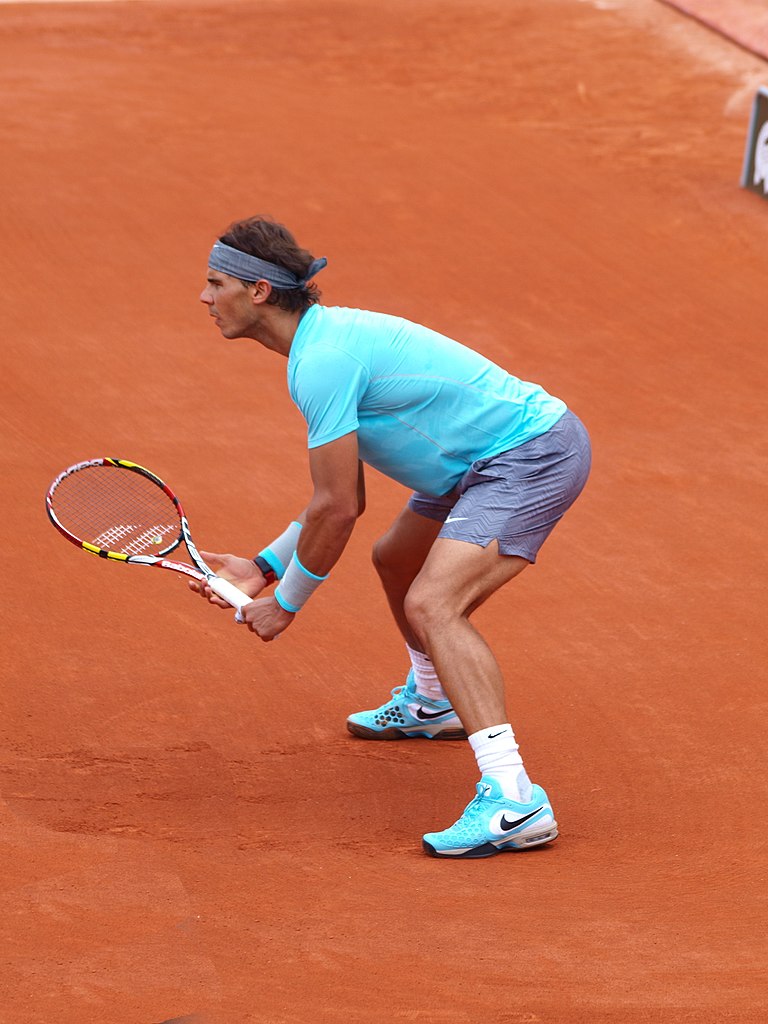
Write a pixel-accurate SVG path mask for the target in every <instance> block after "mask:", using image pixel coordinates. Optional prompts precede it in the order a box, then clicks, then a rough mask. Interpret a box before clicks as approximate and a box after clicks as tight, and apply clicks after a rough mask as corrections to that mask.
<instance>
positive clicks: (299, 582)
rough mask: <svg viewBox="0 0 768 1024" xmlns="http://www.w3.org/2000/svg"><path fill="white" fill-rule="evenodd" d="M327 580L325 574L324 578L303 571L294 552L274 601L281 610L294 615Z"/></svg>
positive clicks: (305, 570)
mask: <svg viewBox="0 0 768 1024" xmlns="http://www.w3.org/2000/svg"><path fill="white" fill-rule="evenodd" d="M327 579H328V574H327V573H326V575H325V576H316V575H315V574H314V573H313V572H310V571H309V569H305V568H304V566H303V565H302V564H301V562H300V561H299V558H298V555H297V554H296V552H295V551H294V553H293V557H292V558H291V562H290V565H289V566H288V568H287V569H286V570H285V575H284V576H283V578H282V580H281V581H280V586H279V587H278V588H277V590H275V600H276V601H277V603H278V604H279V605H280V607H281V608H284V609H285V610H286V611H287V612H293V613H294V614H295V613H296V612H299V611H301V609H302V608H303V607H304V605H305V604H306V603H307V601H308V600H309V599H310V597H311V596H312V595H313V594H314V592H315V591H316V590H317V588H318V587H319V586H320V584H321V583H322V582H323V581H324V580H327Z"/></svg>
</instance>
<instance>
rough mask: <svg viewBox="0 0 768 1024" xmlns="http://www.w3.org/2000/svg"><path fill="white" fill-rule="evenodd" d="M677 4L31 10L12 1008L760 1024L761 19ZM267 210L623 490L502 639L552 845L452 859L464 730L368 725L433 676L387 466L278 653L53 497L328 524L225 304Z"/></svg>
mask: <svg viewBox="0 0 768 1024" xmlns="http://www.w3.org/2000/svg"><path fill="white" fill-rule="evenodd" d="M680 6H682V7H686V8H688V9H689V11H690V12H691V13H694V14H696V15H697V16H698V17H695V18H692V17H689V16H688V15H687V14H686V13H684V12H683V11H681V10H680V9H676V8H674V7H673V6H671V5H669V4H665V3H661V2H656V0H595V2H589V0H472V3H470V2H469V0H439V2H438V0H382V2H380V3H373V2H371V3H368V2H362V3H361V2H354V0H325V2H323V3H315V4H309V3H306V2H304V0H254V2H251V0H240V2H213V0H210V2H209V0H194V2H190V0H185V2H181V0H179V2H175V0H167V2H166V0H147V2H114V3H100V2H94V3H67V2H60V3H50V4H46V3H40V4H37V3H18V4H14V3H11V4H6V5H3V6H0V88H1V89H2V96H3V103H2V109H1V110H0V124H1V125H2V139H3V144H2V156H1V157H0V206H1V207H2V221H3V240H4V244H3V246H2V250H1V251H0V263H1V264H2V279H3V285H4V287H3V292H4V297H3V303H2V322H3V325H4V327H3V341H2V380H3V409H2V414H1V415H2V424H3V436H4V440H5V443H4V445H3V453H2V467H3V489H4V496H3V503H2V504H3V518H4V562H5V565H6V582H7V588H6V589H7V593H6V611H5V615H4V643H3V649H4V658H3V663H4V667H3V675H4V683H3V686H2V691H1V692H0V735H1V740H0V770H1V777H0V783H1V787H2V789H1V791H2V803H0V808H1V810H0V821H1V822H2V833H1V838H0V877H1V878H2V882H1V883H0V887H1V888H2V893H3V896H2V914H1V915H0V931H2V940H3V945H2V950H3V952H2V962H3V966H2V978H3V980H2V996H1V997H0V1021H2V1022H8V1024H51V1022H54V1021H56V1022H58V1024H159V1022H169V1021H176V1022H177V1024H181V1022H184V1024H219V1022H221V1024H304V1022H310V1021H311V1022H319V1024H337V1022H342V1021H366V1022H372V1024H385V1022H395V1024H399V1022H403V1024H410V1022H417V1024H421V1022H424V1024H476V1022H482V1021H492V1022H504V1024H645V1022H659V1024H719V1022H721V1021H734V1022H739V1024H757V1022H763V1021H765V1020H766V1018H767V1017H768V984H767V982H766V961H767V956H766V954H767V948H766V938H765V936H766V927H767V926H768V907H767V905H766V892H767V889H766V881H767V876H768V870H767V869H768V851H767V847H766V831H765V824H764V819H765V800H766V781H767V779H768V772H767V771H766V764H765V735H766V728H767V725H768V723H767V718H768V716H767V715H766V711H767V710H768V703H766V697H765V688H764V680H765V668H766V655H767V654H768V652H767V651H766V628H765V619H766V607H767V606H768V600H767V596H766V573H765V569H766V558H765V549H766V526H765V521H766V513H765V495H766V490H765V479H766V468H767V467H766V462H767V456H768V443H767V435H766V401H765V382H766V375H767V373H768V347H767V346H766V339H765V303H766V295H768V261H767V260H766V245H765V239H766V232H767V231H768V203H766V202H765V201H763V200H761V199H760V198H759V197H758V196H757V195H755V194H754V193H751V192H748V191H746V190H744V189H742V188H740V186H739V182H740V176H741V169H742V159H743V154H744V146H745V140H746V132H747V127H748V123H749V115H750V110H751V105H752V100H753V97H754V94H755V91H756V90H757V88H758V87H759V86H765V85H768V65H767V64H766V58H765V56H764V55H763V54H766V53H768V28H766V22H765V16H764V15H762V14H761V13H760V10H759V9H758V8H760V7H761V6H762V5H761V4H758V3H755V2H754V0H752V2H747V0H743V2H738V3H737V2H735V0H722V2H720V3H713V2H712V0H709V2H707V0H699V2H696V0H691V2H689V3H683V4H681V5H680ZM702 18H703V19H704V21H708V22H710V23H713V22H714V21H716V22H717V23H718V24H717V27H718V28H719V29H721V30H724V31H726V32H727V31H729V25H728V22H729V20H730V23H731V25H730V28H731V29H732V36H733V38H727V36H725V35H723V34H722V33H718V32H715V31H712V30H711V28H708V27H707V26H706V25H705V24H703V22H702ZM255 213H265V214H270V215H272V216H274V217H276V218H277V219H279V220H283V221H285V222H286V223H288V224H289V225H290V226H291V227H292V229H293V230H294V231H295V233H296V234H297V236H298V238H299V241H300V242H301V243H302V244H304V245H306V246H307V247H308V248H310V249H311V250H312V251H313V252H314V253H315V254H316V255H325V256H327V257H328V261H329V264H328V267H327V269H326V270H325V271H323V274H322V275H321V276H320V277H319V278H318V284H319V286H320V287H321V288H322V291H323V301H324V302H325V303H327V304H337V305H349V306H359V307H363V308H369V309H375V310H381V311H385V312H390V313H395V314H398V315H402V316H406V317H408V318H411V319H414V320H417V321H420V322H422V323H425V324H427V325H428V326H430V327H433V328H435V329H437V330H439V331H443V332H444V333H446V334H449V335H450V336H452V337H455V338H457V339H459V340H461V341H463V342H464V343H466V344H468V345H470V346H472V347H473V348H477V349H479V350H481V351H482V352H484V353H485V354H487V355H488V356H490V357H491V358H492V359H494V360H495V361H497V362H499V363H501V364H502V365H504V366H506V367H507V368H508V369H509V370H510V371H511V372H512V373H514V374H516V375H517V376H519V377H522V378H524V379H527V380H533V381H537V382H539V383H541V384H542V385H543V386H544V387H546V388H547V390H549V391H551V392H553V393H554V394H556V395H559V396H561V397H562V398H564V399H565V401H566V402H567V403H568V404H569V406H570V407H571V408H573V409H574V411H575V412H577V413H578V415H579V416H580V417H581V418H582V419H583V420H584V422H585V423H586V425H587V426H588V428H589V430H590V433H591V435H592V440H593V445H594V451H595V461H594V466H593V472H592V477H591V480H590V483H589V485H588V487H587V490H586V491H585V493H584V495H583V496H582V498H581V499H580V500H579V502H578V503H577V504H576V505H575V506H574V508H573V510H572V511H571V512H570V513H569V514H568V515H567V516H566V518H565V519H564V520H563V523H562V524H561V526H560V527H558V529H557V530H556V531H555V533H554V534H553V536H552V537H551V539H550V540H549V541H548V542H547V544H546V545H545V547H544V549H543V551H542V553H541V556H540V559H539V562H538V564H537V565H536V567H535V568H534V569H532V570H530V571H528V572H526V573H525V574H523V576H522V577H521V578H520V579H519V580H516V581H515V582H514V583H513V584H511V585H510V586H509V587H508V588H506V590H505V591H504V592H503V593H502V594H500V595H497V596H496V598H495V599H494V600H493V601H492V602H490V603H489V604H488V605H487V606H486V607H485V608H483V609H482V610H481V612H480V613H479V614H478V620H477V622H478V625H479V626H480V628H481V630H482V631H483V632H484V633H485V635H486V636H487V637H488V639H489V641H490V642H491V644H492V646H493V647H494V650H495V651H496V653H497V655H498V657H499V659H500V661H501V664H502V666H503V668H504V670H505V675H506V681H507V689H508V693H509V704H510V709H511V714H512V721H513V724H514V726H515V731H516V733H517V735H518V738H519V739H520V743H521V749H522V751H523V753H524V755H525V758H526V764H527V766H528V767H529V769H530V771H531V774H532V776H533V778H534V779H535V780H536V781H539V782H541V784H542V785H545V786H546V788H547V791H548V792H549V794H550V796H551V797H552V800H553V805H554V807H555V811H556V814H557V818H558V821H559V824H560V829H561V836H560V838H559V839H558V840H557V842H556V843H554V844H552V845H550V846H547V847H544V848H542V849H541V850H538V851H535V850H534V851H530V852H528V853H521V854H510V855H507V856H500V857H494V858H492V859H490V860H480V861H462V862H454V863H445V862H442V861H436V860H432V859H430V858H427V857H425V856H424V855H423V853H422V851H421V844H420V840H421V835H422V833H423V832H425V831H429V830H430V829H434V828H435V827H445V826H447V825H449V824H450V823H451V822H452V821H453V820H454V819H455V817H456V816H457V814H458V813H459V811H460V810H461V808H462V807H463V805H464V803H465V802H466V800H467V799H469V797H470V796H471V790H472V785H473V783H474V781H475V779H476V770H475V765H474V762H473V759H472V755H471V751H470V749H469V747H468V745H467V744H466V743H464V742H447V743H439V744H438V743H429V742H425V741H409V742H407V743H386V744H373V743H366V742H364V741H361V740H355V739H354V738H352V737H351V736H349V735H348V734H347V732H346V730H345V719H346V716H347V714H348V713H349V712H350V711H354V710H359V709H360V708H368V707H375V706H376V705H377V704H379V703H381V701H382V700H383V699H384V698H385V697H386V696H387V694H388V691H389V690H390V689H391V687H393V686H395V685H398V684H399V683H401V682H402V681H403V678H404V674H405V670H406V668H407V663H406V659H405V651H404V649H403V646H402V643H401V641H400V640H399V638H398V636H397V634H396V632H395V629H394V627H393V626H392V625H391V624H390V621H389V619H388V614H387V610H386V605H385V601H384V597H383V595H382V594H381V593H380V590H379V589H378V583H377V580H376V578H375V573H374V570H373V567H372V566H371V563H370V554H369V553H370V548H371V545H372V543H373V541H374V540H375V539H376V537H378V536H379V534H380V533H381V532H382V531H383V530H384V529H385V528H386V526H387V525H388V523H389V522H390V521H391V519H392V518H393V517H394V516H395V515H396V513H397V512H398V510H399V509H400V507H401V506H402V504H403V503H404V501H405V500H406V498H407V493H406V492H405V491H404V490H403V489H402V488H401V487H399V486H398V485H397V484H395V483H393V482H391V481H389V480H387V479H385V478H383V477H381V476H377V475H376V474H375V473H373V472H371V473H369V475H368V492H369V501H368V511H367V512H366V514H365V516H364V517H363V518H362V519H361V520H360V522H359V524H358V527H357V529H356V530H355V533H354V535H353V538H352V541H351V543H350V545H349V547H348V548H347V551H346V552H345V555H344V557H343V559H342V561H341V562H340V563H339V565H338V566H337V568H336V569H335V570H334V572H333V574H332V577H331V579H330V580H329V582H328V583H327V584H326V585H325V586H324V588H323V590H322V592H321V593H319V594H318V595H317V596H316V597H315V598H314V599H313V601H312V602H311V604H310V605H309V606H308V607H307V609H306V610H305V611H304V612H302V614H301V617H300V621H299V620H297V622H296V624H295V625H294V627H293V628H292V630H291V631H290V632H289V633H287V634H286V635H285V636H284V637H282V638H281V639H280V641H279V642H278V643H275V644H262V643H260V642H259V641H258V640H256V639H255V638H254V637H253V636H252V635H251V634H250V633H248V632H247V631H246V630H244V629H243V628H242V627H236V626H235V625H234V624H233V622H232V619H231V616H230V615H229V613H226V612H223V611H221V612H220V611H217V610H215V609H212V608H209V607H207V606H206V605H204V604H203V602H201V601H199V600H198V599H195V598H194V597H193V596H192V595H190V594H188V593H187V591H186V588H185V586H184V583H183V582H181V581H180V580H179V578H177V577H175V576H173V575H171V574H169V573H150V572H145V571H143V570H139V569H133V568H128V567H125V566H121V565H110V564H106V563H105V562H103V561H101V560H98V559H96V558H92V557H91V556H89V555H87V554H83V553H81V552H79V551H77V550H76V549H75V548H74V547H72V546H71V545H68V544H66V543H64V541H63V540H62V539H61V538H60V537H59V536H57V534H56V533H55V532H54V530H53V529H52V528H51V526H50V525H49V523H48V522H47V520H46V516H45V511H44V506H43V499H44V495H45V491H46V489H47V487H48V484H49V483H50V481H51V480H52V478H53V477H54V476H55V475H56V474H57V473H58V472H59V471H60V470H62V469H63V468H64V467H65V466H68V465H70V464H71V463H73V462H76V461H78V460H81V459H86V458H92V457H95V456H100V455H109V456H118V457H122V458H128V459H132V460H134V461H136V462H139V463H141V464H143V465H146V466H148V467H150V468H151V469H154V470H155V471H156V472H157V473H159V474H160V475H161V476H163V477H165V478H166V479H167V480H168V481H169V483H171V484H172V486H173V487H174V489H175V490H177V492H178V493H179V494H180V495H181V496H182V498H183V500H184V504H185V508H186V511H187V513H188V515H189V517H190V522H191V525H192V530H193V534H194V535H195V537H196V539H197V541H198V543H199V545H200V546H201V547H203V548H208V549H211V550H214V551H215V550H219V551H235V552H238V553H241V554H251V553H253V552H255V551H257V550H258V549H259V548H260V547H262V546H263V545H264V544H265V543H266V542H267V541H269V540H270V539H271V538H272V537H274V536H276V535H277V534H278V533H279V532H280V531H281V530H282V529H283V528H284V526H285V525H286V523H287V522H288V520H289V519H290V518H291V517H292V516H293V515H295V514H296V513H297V512H298V511H300V510H301V509H302V508H303V507H304V504H305V503H306V501H307V498H308V496H309V494H310V480H309V477H308V472H307V468H306V452H305V430H304V423H303V420H302V419H301V416H300V414H299V413H298V411H297V410H296V409H295V407H294V406H293V405H292V403H291V402H290V399H289V397H288V395H287V393H286V388H285V363H284V361H283V360H281V359H279V358H277V357H275V356H274V355H272V354H270V353H267V352H265V351H264V350H263V349H261V348H260V347H259V346H258V345H255V344H253V343H249V342H243V341H240V342H226V341H224V340H222V338H221V337H220V335H219V332H218V331H217V330H216V329H215V327H214V326H213V325H212V324H211V322H210V320H209V319H208V318H207V317H206V311H205V310H204V309H203V307H202V306H201V305H200V303H199V302H198V295H199V292H200V290H201V288H202V285H203V283H204V278H205V272H206V260H207V254H208V251H209V248H210V245H211V242H212V241H213V240H214V238H215V237H217V235H218V234H220V233H221V232H222V231H223V230H224V228H225V227H226V226H227V225H228V224H229V223H230V222H231V221H232V220H234V219H236V218H239V217H245V216H248V215H250V214H255Z"/></svg>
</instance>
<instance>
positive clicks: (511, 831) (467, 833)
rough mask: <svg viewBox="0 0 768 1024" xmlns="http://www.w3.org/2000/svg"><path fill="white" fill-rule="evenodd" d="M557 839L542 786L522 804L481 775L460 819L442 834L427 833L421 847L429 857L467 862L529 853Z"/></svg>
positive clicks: (491, 780) (534, 789)
mask: <svg viewBox="0 0 768 1024" xmlns="http://www.w3.org/2000/svg"><path fill="white" fill-rule="evenodd" d="M556 838H557V822H556V821H555V816H554V814H553V813H552V805H551V804H550V802H549V798H548V797H547V794H546V793H545V792H544V790H543V789H542V788H541V786H534V787H533V790H532V792H531V799H530V800H529V801H528V803H525V804H522V803H517V802H516V801H515V800H510V799H509V798H508V797H505V796H504V794H503V792H502V790H501V787H500V786H499V784H498V782H497V781H496V780H495V779H493V778H490V777H489V776H487V775H484V776H483V777H482V779H481V780H480V781H479V782H478V784H477V795H476V796H475V798H474V800H472V801H470V803H469V804H467V806H466V808H465V810H464V813H463V814H462V816H461V817H460V818H459V820H458V821H457V822H455V824H453V825H451V827H450V828H447V829H445V830H444V831H443V832H428V833H427V834H426V835H425V836H424V838H423V840H422V845H423V847H424V851H425V853H428V854H429V856H430V857H453V858H454V859H470V858H480V857H492V856H494V854H497V853H504V852H506V851H509V850H528V849H531V848H532V847H534V846H543V845H544V844H545V843H551V842H552V840H553V839H556Z"/></svg>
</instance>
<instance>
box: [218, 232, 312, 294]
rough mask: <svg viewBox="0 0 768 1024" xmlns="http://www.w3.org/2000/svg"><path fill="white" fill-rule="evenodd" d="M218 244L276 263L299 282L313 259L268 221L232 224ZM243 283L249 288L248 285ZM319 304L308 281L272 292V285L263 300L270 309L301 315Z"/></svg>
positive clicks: (288, 234) (289, 234)
mask: <svg viewBox="0 0 768 1024" xmlns="http://www.w3.org/2000/svg"><path fill="white" fill-rule="evenodd" d="M220 241H222V242H223V243H224V245H230V246H232V248H233V249H239V250H240V251H241V252H246V253H248V254H249V255H250V256H256V257H258V259H260V260H268V261H269V262H270V263H277V264H278V265H279V266H281V267H285V269H286V270H290V271H291V273H292V274H295V275H296V277H298V278H299V279H301V278H302V277H304V275H305V274H306V273H307V271H308V270H309V266H310V264H311V263H312V260H313V259H314V257H313V256H312V254H311V253H309V252H307V250H306V249H302V248H300V246H299V244H298V242H297V241H296V239H295V238H294V237H293V235H292V234H291V232H290V231H289V230H288V228H286V227H285V226H284V225H283V224H278V223H277V221H274V220H271V219H270V218H269V217H261V216H257V217H248V218H246V219H245V220H238V221H235V223H234V224H230V225H229V227H228V228H227V230H226V231H225V232H224V234H223V235H222V236H221V238H220ZM246 283H247V284H253V282H252V281H248V282H246ZM319 301H320V291H319V290H318V287H317V285H316V284H313V283H312V282H311V281H308V282H307V283H306V284H305V285H302V286H301V287H300V288H275V286H274V285H273V286H272V294H271V295H270V296H269V298H268V299H267V302H268V303H269V304H270V305H273V306H278V307H279V308H280V309H285V310H287V312H289V313H304V312H305V311H306V310H307V309H309V307H310V306H314V305H315V304H316V303H317V302H319Z"/></svg>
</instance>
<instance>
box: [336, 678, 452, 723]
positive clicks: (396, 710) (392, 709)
mask: <svg viewBox="0 0 768 1024" xmlns="http://www.w3.org/2000/svg"><path fill="white" fill-rule="evenodd" d="M347 729H348V730H349V732H351V733H352V735H353V736H357V737H359V738H360V739H364V740H405V739H427V740H463V739H466V738H467V733H466V731H465V729H464V726H463V725H462V724H461V719H460V718H459V716H458V715H457V714H456V712H455V711H454V709H453V708H452V707H451V705H450V704H449V703H448V701H447V700H445V701H442V700H441V701H432V700H428V699H427V698H426V697H422V696H420V695H419V694H417V693H416V682H415V679H414V676H413V670H411V671H410V672H409V673H408V678H407V679H406V681H405V685H404V686H396V687H395V688H394V690H393V691H392V697H391V699H390V700H388V701H387V702H386V704H382V705H381V707H380V708H376V709H375V710H374V711H356V712H355V713H354V714H353V715H350V716H349V718H348V719H347Z"/></svg>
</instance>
